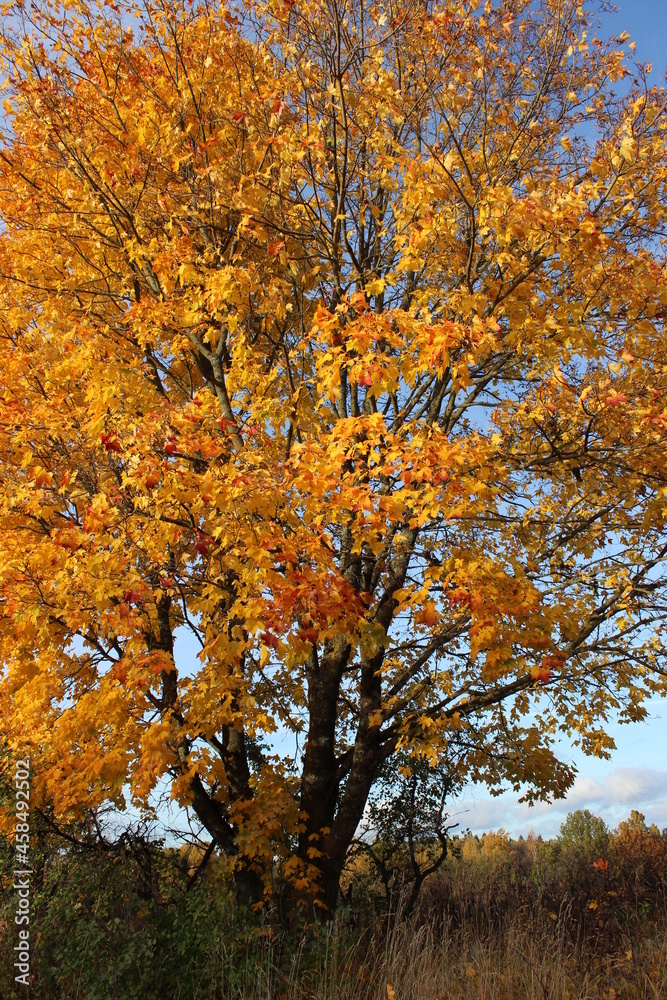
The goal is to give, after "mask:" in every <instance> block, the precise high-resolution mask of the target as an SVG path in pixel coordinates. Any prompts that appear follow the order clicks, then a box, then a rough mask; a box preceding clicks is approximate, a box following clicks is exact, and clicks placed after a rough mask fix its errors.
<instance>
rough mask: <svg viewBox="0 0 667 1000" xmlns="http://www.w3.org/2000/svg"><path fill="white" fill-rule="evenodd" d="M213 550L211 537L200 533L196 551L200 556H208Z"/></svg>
mask: <svg viewBox="0 0 667 1000" xmlns="http://www.w3.org/2000/svg"><path fill="white" fill-rule="evenodd" d="M210 550H211V539H210V538H208V537H207V536H206V535H200V536H199V538H198V539H197V541H196V542H195V552H198V553H199V555H200V556H207V555H208V554H209V552H210Z"/></svg>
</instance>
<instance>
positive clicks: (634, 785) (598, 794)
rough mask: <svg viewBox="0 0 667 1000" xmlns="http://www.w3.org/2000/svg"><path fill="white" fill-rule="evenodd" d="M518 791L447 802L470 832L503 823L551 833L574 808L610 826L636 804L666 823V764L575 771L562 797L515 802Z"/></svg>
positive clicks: (516, 831)
mask: <svg viewBox="0 0 667 1000" xmlns="http://www.w3.org/2000/svg"><path fill="white" fill-rule="evenodd" d="M518 798H519V796H518V795H517V794H515V793H513V792H505V793H503V794H502V795H500V796H498V797H497V798H492V797H491V796H489V795H485V794H484V792H483V791H481V790H477V791H474V790H473V791H471V792H469V793H468V794H466V795H465V796H463V797H462V798H461V799H460V800H458V801H457V802H455V803H452V808H451V810H450V812H451V815H452V816H453V818H454V819H455V820H457V821H458V822H459V824H460V828H462V829H465V828H466V827H469V828H470V829H471V830H472V831H473V832H474V833H479V832H482V831H484V830H497V829H499V828H500V827H503V828H504V829H505V830H507V831H508V832H510V833H511V834H512V835H513V836H519V835H520V834H523V835H524V836H525V834H527V833H528V832H529V831H530V830H534V831H535V832H536V833H541V834H542V836H545V837H551V836H554V835H555V834H557V833H558V829H559V827H560V824H561V823H562V822H563V820H564V819H565V817H566V816H567V814H568V813H569V812H572V811H573V810H575V809H590V811H591V812H592V813H595V814H596V815H597V816H601V817H602V818H603V819H604V820H605V822H606V823H607V825H608V826H609V827H611V828H613V827H615V826H617V825H618V823H619V822H620V821H621V820H622V819H625V818H626V817H627V816H628V815H629V813H630V811H631V810H632V809H638V810H639V811H640V812H643V813H644V815H645V816H646V819H647V822H649V823H657V825H658V826H659V827H660V828H661V829H662V828H663V827H667V769H662V770H659V769H651V768H639V767H614V768H612V769H610V770H609V771H607V773H606V774H603V775H601V776H600V777H599V778H596V777H593V776H591V775H581V774H580V775H578V776H577V778H576V779H575V782H574V785H573V786H572V788H571V789H570V791H569V793H568V794H567V796H566V797H565V798H564V799H559V800H558V801H556V802H553V803H546V802H540V803H538V804H536V805H535V806H532V807H530V806H528V805H527V804H526V803H519V802H518V801H517V800H518Z"/></svg>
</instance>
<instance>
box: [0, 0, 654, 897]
mask: <svg viewBox="0 0 667 1000" xmlns="http://www.w3.org/2000/svg"><path fill="white" fill-rule="evenodd" d="M3 13H4V28H3V32H4V34H3V38H2V42H1V49H0V61H1V64H2V74H1V75H2V78H3V81H4V84H3V85H4V101H5V103H4V109H5V111H4V124H3V131H4V138H3V140H2V146H1V147H0V218H1V219H2V225H1V232H0V312H1V318H0V663H1V665H2V666H1V672H0V719H1V722H0V736H1V738H2V747H3V749H2V754H3V762H4V764H3V766H9V764H8V762H9V761H10V760H11V759H12V758H13V757H14V756H16V755H23V756H26V755H28V754H29V756H30V759H31V766H32V769H33V777H32V796H33V798H32V804H33V807H34V808H39V809H40V810H41V811H42V812H43V814H44V815H45V816H48V817H49V819H50V821H51V822H52V823H53V824H55V825H57V826H59V827H64V826H66V825H67V824H76V823H85V822H86V817H88V816H90V815H91V813H92V812H94V811H95V810H96V809H99V808H100V807H101V806H103V805H104V804H105V803H106V804H108V803H112V804H115V805H116V806H117V807H122V806H123V804H124V803H126V802H130V801H131V802H133V803H134V805H135V806H136V807H138V808H141V809H144V810H149V809H150V808H152V807H154V805H155V802H156V796H158V795H159V794H160V792H161V791H163V790H164V789H165V788H166V789H167V790H168V791H169V792H170V794H171V796H172V798H173V799H175V800H176V801H177V802H178V803H180V804H181V805H183V806H188V808H190V809H191V810H192V811H193V812H194V814H195V815H196V817H197V818H198V820H199V822H200V823H201V824H202V825H203V827H204V828H205V829H206V830H207V831H208V835H209V836H210V838H213V839H214V840H215V841H216V843H217V845H218V848H219V850H220V851H221V852H222V853H224V854H225V855H227V856H228V857H229V858H230V863H231V864H232V865H233V866H235V868H236V871H237V875H238V877H239V884H241V883H242V882H243V879H245V887H246V892H247V894H248V896H249V897H251V898H254V899H257V898H259V897H260V896H261V894H262V893H263V892H266V893H269V892H271V891H272V886H275V884H277V883H276V880H279V882H280V884H281V885H284V886H287V887H288V889H289V892H291V893H293V896H294V898H295V899H298V900H299V901H304V900H307V899H310V900H311V901H312V900H315V901H316V902H317V903H319V905H320V906H321V907H325V908H328V909H329V910H331V909H332V908H333V907H334V906H335V901H336V893H337V887H338V879H339V875H340V871H341V868H342V865H343V863H344V860H345V856H346V853H347V850H348V847H349V845H350V842H351V840H352V838H353V836H354V833H355V830H356V828H357V826H358V823H359V820H360V818H361V816H362V814H363V811H364V807H365V805H366V802H367V799H368V796H369V792H370V790H371V787H372V785H373V782H374V780H375V777H376V775H377V774H378V772H379V770H380V769H381V768H383V767H386V765H387V762H388V761H391V759H392V758H393V756H394V755H395V754H396V753H399V754H401V755H405V754H407V755H408V759H410V756H412V757H413V758H414V759H415V760H416V759H418V758H422V759H424V758H425V759H427V760H430V761H432V762H436V761H437V762H440V763H442V762H443V761H445V762H447V761H448V760H449V761H451V768H452V769H455V770H456V775H457V778H459V779H463V778H468V779H474V780H484V781H487V782H488V783H489V784H490V785H491V786H493V787H497V786H498V785H499V783H501V782H503V781H509V782H510V783H512V784H514V785H515V786H517V787H519V786H522V787H524V789H527V794H528V795H529V796H549V795H554V794H558V793H562V792H563V791H564V790H565V789H566V788H567V787H568V785H569V784H570V783H571V781H572V779H573V775H572V772H571V770H570V769H569V768H568V767H567V766H564V765H561V764H559V763H558V760H557V757H556V755H555V753H554V741H555V740H556V739H557V738H558V737H559V736H560V735H561V734H562V733H568V734H570V735H571V736H573V737H574V738H575V739H578V740H579V741H580V742H581V744H582V746H583V748H584V749H585V750H586V751H587V752H590V753H596V754H605V753H606V752H608V750H609V748H610V747H611V746H612V743H611V740H610V738H609V736H608V735H607V734H606V731H605V723H606V721H607V720H608V719H609V717H610V715H611V714H613V713H620V714H621V717H622V718H625V719H627V720H633V719H639V718H642V716H643V713H644V708H643V704H642V703H643V699H644V698H645V696H647V695H648V694H651V693H655V692H656V691H661V690H662V691H664V690H665V676H666V675H665V638H664V631H663V618H664V614H665V606H666V605H665V601H666V600H667V587H666V584H667V568H666V565H665V557H666V556H667V531H666V527H665V525H666V518H667V467H666V465H665V448H666V446H667V410H666V408H665V398H666V397H665V392H666V389H667V343H666V341H665V321H664V310H665V309H666V308H667V264H666V260H665V252H664V251H665V243H664V241H665V237H666V236H667V208H666V207H665V206H667V151H666V144H665V140H666V137H667V117H666V105H667V94H666V93H665V90H664V89H663V88H653V89H651V88H649V86H648V85H647V84H646V73H645V69H644V68H643V67H642V66H641V65H640V64H635V63H634V61H633V60H634V56H633V54H632V52H630V51H629V48H631V47H629V46H627V45H626V43H627V41H628V38H627V36H623V35H621V36H620V37H618V38H616V39H613V40H611V41H600V40H598V38H597V37H596V31H597V21H596V14H595V10H591V9H589V7H588V5H587V6H586V9H584V8H582V7H581V6H579V5H578V4H577V3H576V2H573V0H530V2H529V0H488V2H487V3H486V4H485V5H484V4H481V5H480V4H476V3H471V4H467V3H461V2H459V0H442V2H431V0H422V2H420V0H405V3H404V4H403V5H397V4H395V3H394V2H393V0H386V2H385V0H379V2H377V3H373V2H369V3H364V2H360V0H349V2H345V0H258V2H248V3H247V4H245V6H243V7H240V8H233V7H231V6H230V7H226V6H224V5H223V4H222V3H220V4H217V3H215V2H213V3H208V2H206V0H203V2H200V0H194V2H193V0H188V3H182V2H178V0H148V2H146V3H145V4H143V5H135V4H132V5H129V4H128V5H127V6H126V5H124V4H123V3H122V2H121V3H104V2H100V3H98V4H95V3H93V2H87V0H66V2H64V3H62V4H61V3H59V2H58V0H54V2H46V0H39V2H35V3H28V2H27V0H26V2H17V3H15V4H7V5H5V7H4V8H3ZM186 633H187V634H189V635H190V637H191V639H192V642H190V643H183V642H180V641H179V637H182V636H184V635H185V634H186ZM175 643H176V646H175ZM194 643H196V648H197V650H198V655H197V654H194V653H190V652H189V653H188V655H187V656H180V655H178V651H179V649H187V650H192V648H193V644H194ZM175 652H176V654H177V655H175ZM408 766H409V765H408ZM242 876H243V877H242Z"/></svg>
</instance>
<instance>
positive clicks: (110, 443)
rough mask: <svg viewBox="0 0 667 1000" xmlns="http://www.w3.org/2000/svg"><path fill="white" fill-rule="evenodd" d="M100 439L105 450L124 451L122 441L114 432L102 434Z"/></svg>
mask: <svg viewBox="0 0 667 1000" xmlns="http://www.w3.org/2000/svg"><path fill="white" fill-rule="evenodd" d="M100 441H101V442H102V445H103V447H104V450H105V451H122V448H121V444H120V441H119V440H118V438H117V437H116V436H115V435H114V434H101V435H100Z"/></svg>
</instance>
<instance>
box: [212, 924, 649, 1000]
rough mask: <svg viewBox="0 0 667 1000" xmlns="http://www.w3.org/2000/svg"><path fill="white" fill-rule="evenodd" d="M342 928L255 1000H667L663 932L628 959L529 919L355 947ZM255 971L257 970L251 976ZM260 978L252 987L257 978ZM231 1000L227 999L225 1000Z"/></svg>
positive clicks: (369, 939)
mask: <svg viewBox="0 0 667 1000" xmlns="http://www.w3.org/2000/svg"><path fill="white" fill-rule="evenodd" d="M346 940H349V939H347V935H346V933H345V931H344V930H342V929H341V928H340V926H339V927H332V928H330V929H329V930H328V931H326V932H323V937H322V938H320V939H319V940H318V941H317V942H310V945H308V944H306V943H305V942H303V943H302V946H301V948H300V949H299V950H298V951H297V954H296V955H295V956H294V957H293V960H292V964H291V968H290V970H289V972H287V973H283V975H282V976H280V975H278V974H277V970H276V969H275V968H274V967H272V961H271V959H272V955H271V949H270V948H269V949H268V951H267V954H266V964H265V965H264V967H263V969H261V970H260V969H259V968H257V969H256V970H255V977H254V982H253V983H250V982H246V988H245V989H244V991H243V992H244V993H245V996H246V997H248V998H250V997H252V998H253V1000H255V998H256V1000H260V998H261V1000H279V998H280V1000H394V998H395V1000H519V998H521V1000H523V998H525V1000H603V998H604V1000H635V998H637V1000H639V998H641V1000H665V998H667V933H665V927H664V926H663V927H661V928H658V927H655V928H654V929H653V931H652V932H651V933H650V934H648V935H647V936H645V937H644V938H643V939H640V940H635V941H633V942H630V941H629V940H628V941H627V947H626V948H624V949H623V950H622V951H620V952H619V953H617V954H615V953H612V954H602V949H596V948H595V947H586V946H583V947H582V946H581V945H580V946H577V945H576V944H571V943H568V941H567V940H566V938H565V936H564V934H562V933H559V929H558V927H555V928H554V927H543V928H536V929H535V931H534V932H533V931H532V930H531V928H530V927H527V926H525V923H524V921H523V920H522V919H521V918H517V919H514V920H512V921H511V922H510V923H509V924H508V926H507V927H506V928H504V929H503V931H502V932H501V933H500V934H496V935H494V936H489V937H488V938H484V937H482V936H480V935H479V932H477V931H474V930H473V929H472V928H470V927H466V926H462V927H459V928H458V929H457V930H455V931H454V930H452V928H451V927H450V926H445V927H443V928H441V929H440V930H436V929H435V928H434V927H433V926H432V925H431V924H429V923H422V924H421V925H417V924H416V923H415V922H412V923H403V924H397V925H395V926H394V927H393V928H391V929H390V930H389V931H388V932H387V933H382V932H381V931H380V930H375V932H373V933H370V934H367V936H366V937H365V938H362V939H361V940H360V941H359V940H357V941H356V942H355V943H353V944H349V943H346ZM249 971H250V970H249ZM249 978H250V977H249ZM228 995H229V996H231V993H230V994H226V993H225V994H222V995H221V996H225V998H226V997H227V996H228Z"/></svg>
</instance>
